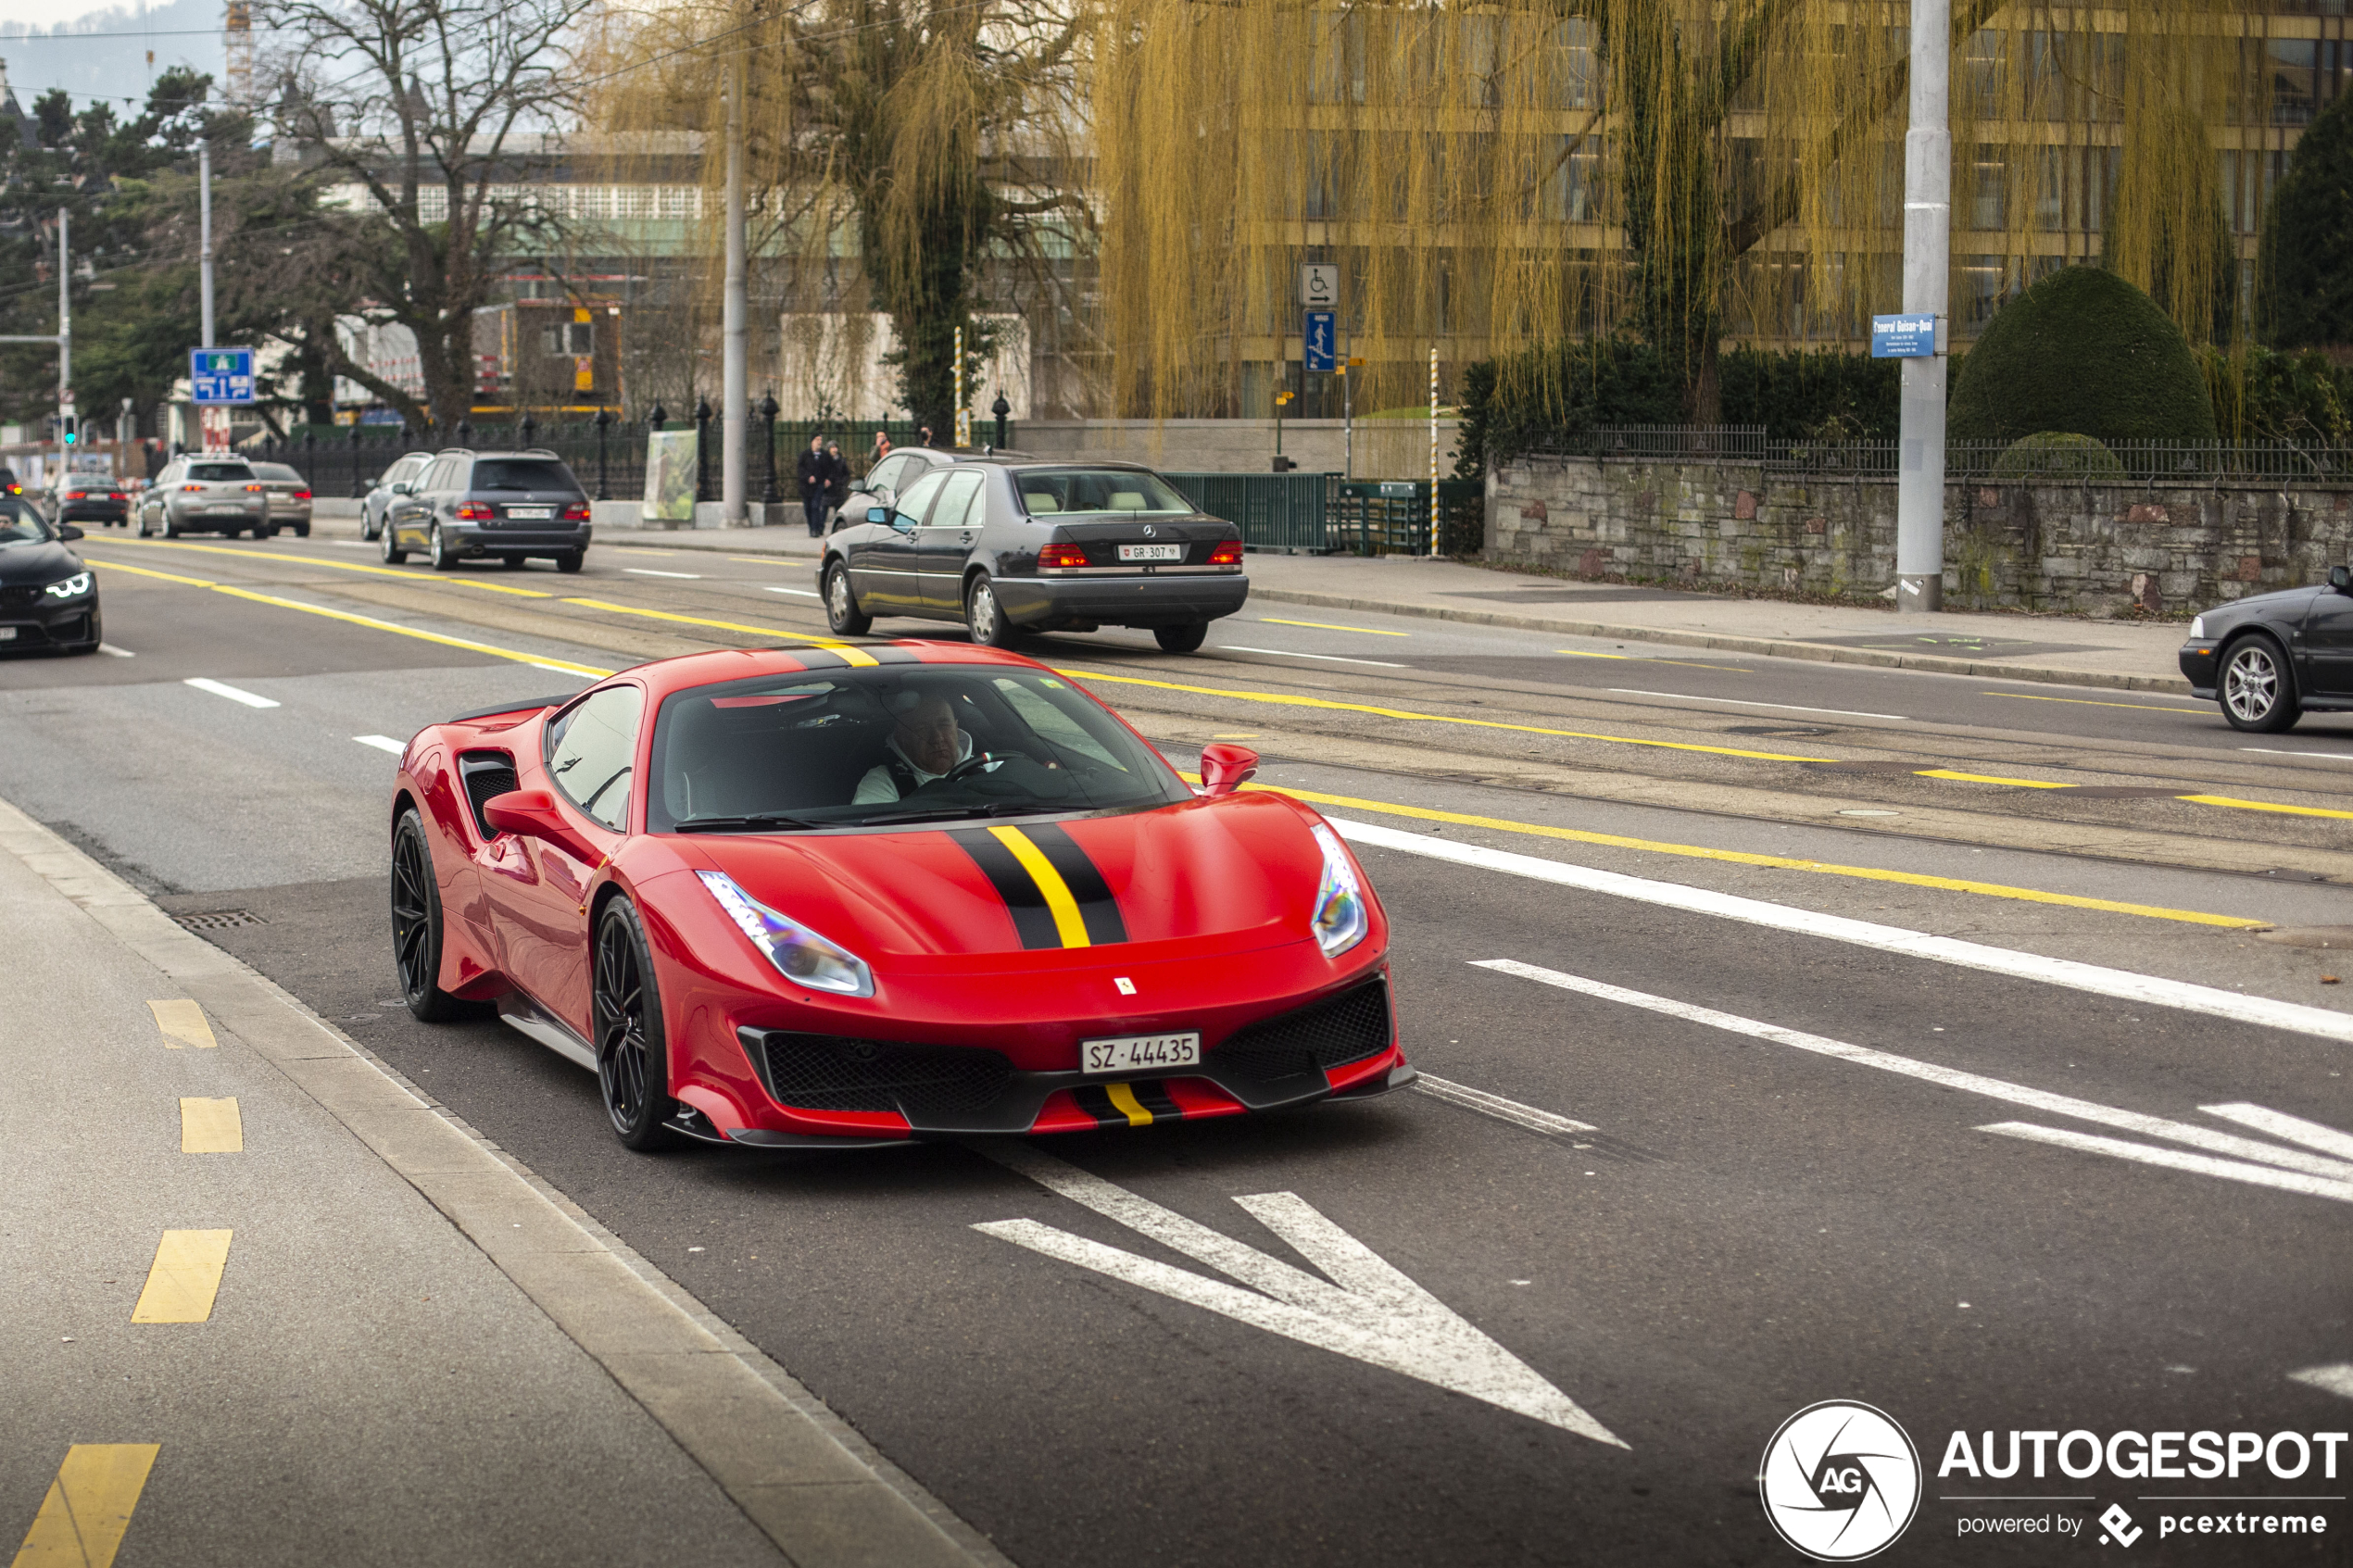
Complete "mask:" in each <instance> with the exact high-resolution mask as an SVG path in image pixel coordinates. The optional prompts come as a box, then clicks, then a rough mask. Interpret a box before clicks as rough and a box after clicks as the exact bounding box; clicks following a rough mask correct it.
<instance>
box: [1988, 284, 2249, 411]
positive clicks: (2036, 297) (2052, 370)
mask: <svg viewBox="0 0 2353 1568" xmlns="http://www.w3.org/2000/svg"><path fill="white" fill-rule="evenodd" d="M1946 422H1947V430H1948V433H1949V434H1950V436H1951V438H1952V439H1953V440H1956V441H2000V442H2005V443H2007V442H2012V441H2016V440H2018V439H2019V438H2020V437H2021V436H2027V435H2033V434H2035V433H2039V432H2045V431H2069V432H2072V433H2075V434H2077V435H2088V436H2090V437H2092V439H2094V440H2095V441H2101V442H2118V441H2176V442H2202V441H2212V440H2214V439H2215V431H2214V405H2213V402H2212V400H2211V399H2210V398H2209V397H2208V395H2207V390H2206V377H2205V375H2204V373H2203V372H2201V371H2200V370H2199V369H2198V364H2197V360H2196V358H2195V357H2194V356H2192V354H2191V353H2190V344H2189V339H2187V338H2185V337H2183V335H2182V329H2181V328H2179V327H2177V326H2175V325H2174V324H2173V322H2172V321H2171V319H2169V318H2168V317H2167V316H2166V314H2165V312H2164V311H2162V310H2159V309H2158V307H2157V302H2156V301H2155V300H2153V299H2151V298H2149V296H2148V295H2145V294H2143V293H2142V292H2141V291H2140V290H2138V289H2136V288H2134V287H2133V285H2132V284H2131V283H2129V282H2125V281H2124V280H2123V279H2121V278H2120V277H2118V276H2117V275H2116V274H2115V273H2113V272H2107V271H2103V270H2100V269H2099V268H2096V267H2064V268H2061V269H2060V270H2057V271H2056V272H2054V273H2052V274H2051V275H2050V276H2049V277H2047V278H2045V279H2044V280H2043V281H2042V282H2039V283H2036V284H2035V285H2034V286H2033V287H2032V288H2031V289H2028V290H2027V291H2026V292H2025V293H2024V294H2022V295H2019V296H2018V297H2017V298H2016V299H2013V300H2011V301H2010V302H2009V303H2008V304H2007V305H2005V306H2003V307H2001V308H2000V309H1999V310H1997V311H1995V312H1994V320H1992V321H1990V322H1988V323H1987V324H1986V328H1985V332H1984V335H1982V337H1980V338H1979V339H1978V340H1977V345H1976V346H1975V347H1973V348H1971V349H1970V350H1969V357H1968V358H1966V359H1964V360H1963V361H1962V362H1961V368H1960V370H1959V371H1958V373H1957V374H1956V375H1955V377H1954V380H1953V400H1952V408H1951V409H1950V412H1949V414H1948V416H1947V421H1946Z"/></svg>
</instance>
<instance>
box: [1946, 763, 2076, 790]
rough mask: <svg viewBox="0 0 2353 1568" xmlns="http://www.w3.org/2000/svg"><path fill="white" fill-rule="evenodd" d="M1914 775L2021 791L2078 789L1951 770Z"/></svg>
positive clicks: (2071, 785) (2038, 780) (1992, 774)
mask: <svg viewBox="0 0 2353 1568" xmlns="http://www.w3.org/2000/svg"><path fill="white" fill-rule="evenodd" d="M1914 774H1915V776H1916V777H1919V778H1923V779H1952V780H1954V781H1956V782H1957V783H1959V784H2015V785H2017V786H2018V787H2019V788H2020V789H2074V788H2075V787H2077V786H2076V785H2074V784H2045V783H2044V782H2043V781H2042V780H2041V779H2006V778H2003V777H2002V776H2001V775H1999V774H1997V773H1960V772H1956V771H1953V770H1952V769H1950V768H1919V769H1916V770H1914Z"/></svg>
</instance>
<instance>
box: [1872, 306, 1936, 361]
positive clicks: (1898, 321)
mask: <svg viewBox="0 0 2353 1568" xmlns="http://www.w3.org/2000/svg"><path fill="white" fill-rule="evenodd" d="M1871 358H1874V359H1933V358H1936V318H1935V317H1934V316H1927V315H1923V316H1874V317H1872V318H1871Z"/></svg>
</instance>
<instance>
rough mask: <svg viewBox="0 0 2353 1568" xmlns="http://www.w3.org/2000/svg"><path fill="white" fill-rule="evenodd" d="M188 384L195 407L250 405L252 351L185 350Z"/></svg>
mask: <svg viewBox="0 0 2353 1568" xmlns="http://www.w3.org/2000/svg"><path fill="white" fill-rule="evenodd" d="M188 381H189V383H190V384H191V385H192V386H194V388H195V400H196V401H197V402H199V403H250V402H252V401H253V350H252V349H250V348H192V349H190V350H188Z"/></svg>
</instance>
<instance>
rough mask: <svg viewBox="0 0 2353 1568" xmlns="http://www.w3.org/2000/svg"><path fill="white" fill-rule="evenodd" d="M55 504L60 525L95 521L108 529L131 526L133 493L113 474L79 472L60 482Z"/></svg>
mask: <svg viewBox="0 0 2353 1568" xmlns="http://www.w3.org/2000/svg"><path fill="white" fill-rule="evenodd" d="M54 495H55V505H53V506H52V507H51V508H50V512H51V515H53V516H54V517H55V518H56V519H57V521H59V522H94V523H97V524H99V525H100V526H101V527H105V528H127V527H129V526H130V524H131V493H130V492H129V491H127V490H125V489H123V487H122V481H120V480H119V479H116V478H114V477H113V476H112V475H110V474H103V473H77V474H71V475H69V476H68V477H67V478H66V479H64V480H61V481H59V482H58V484H57V490H56V492H55V493H54Z"/></svg>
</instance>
